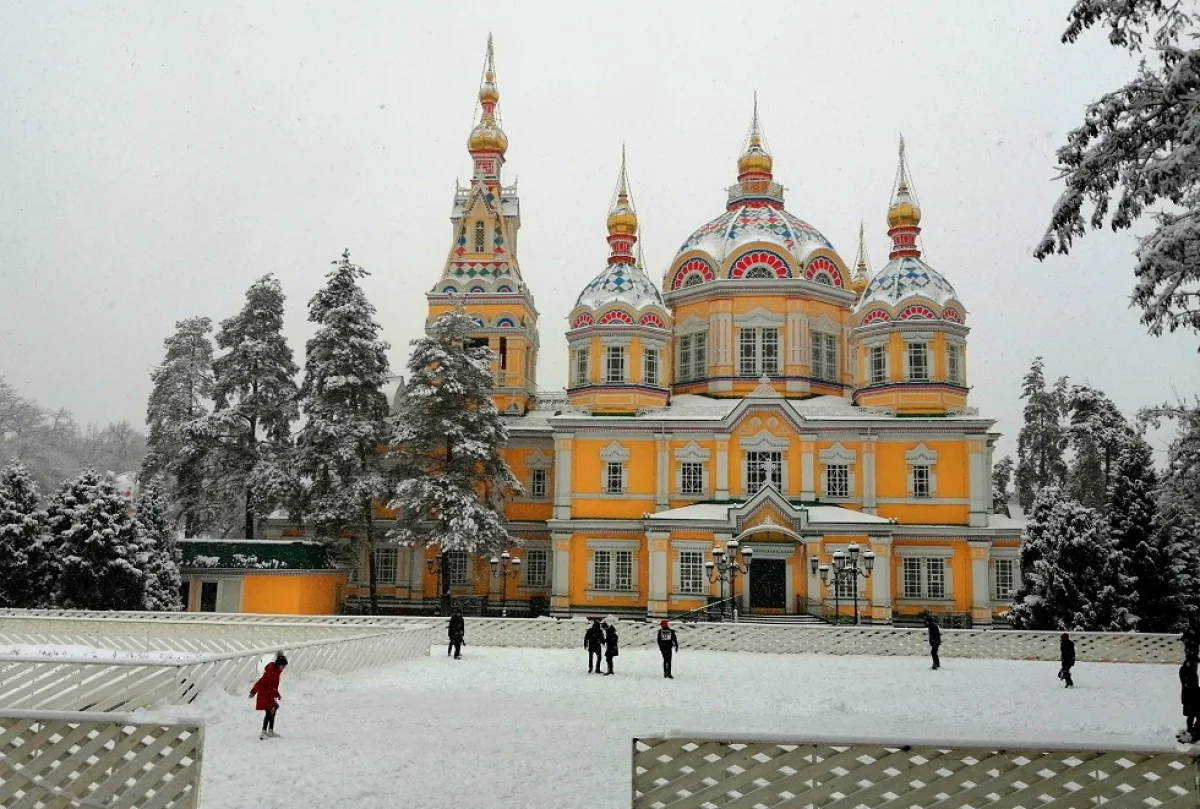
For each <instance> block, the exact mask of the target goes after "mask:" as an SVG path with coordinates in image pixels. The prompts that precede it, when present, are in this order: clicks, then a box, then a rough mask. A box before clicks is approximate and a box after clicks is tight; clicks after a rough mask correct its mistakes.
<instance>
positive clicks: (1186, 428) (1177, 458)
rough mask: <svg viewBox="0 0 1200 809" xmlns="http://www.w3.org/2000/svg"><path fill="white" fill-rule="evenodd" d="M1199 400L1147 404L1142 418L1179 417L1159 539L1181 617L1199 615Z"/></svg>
mask: <svg viewBox="0 0 1200 809" xmlns="http://www.w3.org/2000/svg"><path fill="white" fill-rule="evenodd" d="M1197 405H1200V401H1198V402H1193V403H1188V402H1179V403H1177V404H1174V405H1167V404H1164V405H1161V406H1159V407H1156V408H1151V409H1147V410H1143V411H1142V413H1141V414H1140V418H1141V419H1143V420H1144V421H1145V422H1146V423H1148V424H1150V425H1152V426H1155V427H1159V426H1162V425H1163V424H1164V423H1165V422H1167V421H1174V422H1175V424H1176V426H1177V428H1178V433H1177V434H1176V436H1175V438H1174V439H1173V440H1172V441H1171V445H1170V448H1169V449H1168V450H1167V466H1166V470H1165V471H1164V473H1163V474H1162V476H1161V478H1160V484H1159V487H1158V492H1157V494H1158V511H1159V521H1158V533H1159V536H1158V537H1157V538H1156V540H1155V542H1156V544H1157V545H1158V546H1159V547H1160V548H1161V553H1162V554H1163V555H1165V556H1167V557H1168V558H1170V559H1171V560H1172V565H1171V566H1172V569H1173V571H1174V573H1175V575H1176V576H1177V590H1178V591H1179V593H1180V594H1181V598H1180V609H1181V611H1182V616H1181V620H1183V621H1200V406H1197Z"/></svg>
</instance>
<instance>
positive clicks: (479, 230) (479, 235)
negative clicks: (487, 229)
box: [475, 222, 484, 253]
mask: <svg viewBox="0 0 1200 809" xmlns="http://www.w3.org/2000/svg"><path fill="white" fill-rule="evenodd" d="M483 237H484V233H483V223H482V222H476V223H475V252H476V253H482V252H483Z"/></svg>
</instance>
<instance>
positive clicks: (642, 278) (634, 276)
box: [575, 263, 666, 310]
mask: <svg viewBox="0 0 1200 809" xmlns="http://www.w3.org/2000/svg"><path fill="white" fill-rule="evenodd" d="M610 303H626V304H629V305H630V306H631V307H633V309H635V310H636V309H641V308H643V307H646V306H659V307H662V308H664V309H665V308H666V306H665V304H664V303H663V298H662V293H661V292H659V291H658V287H656V286H655V285H654V284H653V283H651V282H650V279H649V278H647V277H646V274H645V273H644V272H642V271H641V270H639V269H638V268H637V267H636V266H635V265H634V264H632V263H624V264H610V265H608V266H607V267H605V269H604V272H602V273H600V274H599V275H597V276H596V277H595V278H593V279H592V281H591V283H590V284H588V285H587V286H586V287H584V290H583V292H581V293H580V294H579V300H577V301H575V305H576V306H587V307H590V308H591V309H593V310H596V309H600V308H601V307H604V306H607V305H608V304H610Z"/></svg>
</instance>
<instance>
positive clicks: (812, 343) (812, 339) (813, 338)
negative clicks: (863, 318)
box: [808, 325, 842, 382]
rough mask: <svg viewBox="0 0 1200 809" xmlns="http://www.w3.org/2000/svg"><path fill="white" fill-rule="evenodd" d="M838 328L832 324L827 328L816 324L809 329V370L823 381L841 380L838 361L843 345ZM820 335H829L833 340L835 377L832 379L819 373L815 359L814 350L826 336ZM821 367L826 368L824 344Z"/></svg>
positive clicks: (815, 377) (814, 376)
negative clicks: (840, 343)
mask: <svg viewBox="0 0 1200 809" xmlns="http://www.w3.org/2000/svg"><path fill="white" fill-rule="evenodd" d="M836 328H837V327H836V326H832V325H831V326H830V327H829V328H827V329H826V328H819V327H815V326H814V327H813V328H812V329H810V330H809V351H808V361H809V370H810V371H811V372H812V376H813V378H814V379H818V380H821V381H822V382H839V381H841V368H840V367H839V365H840V364H839V362H838V357H839V355H840V354H841V353H842V347H841V346H840V345H839V342H840V341H839V340H838V332H837V330H836ZM819 335H825V337H828V338H829V339H832V340H833V345H834V349H833V354H834V357H833V378H832V379H831V378H829V377H828V376H821V375H820V374H818V373H817V367H818V366H817V363H816V362H815V361H814V360H815V359H816V357H815V356H814V352H815V350H816V345H817V343H818V342H822V343H823V340H824V338H820V337H819ZM820 367H821V368H825V348H824V346H823V345H822V348H821V363H820Z"/></svg>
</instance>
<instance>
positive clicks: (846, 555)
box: [809, 542, 875, 626]
mask: <svg viewBox="0 0 1200 809" xmlns="http://www.w3.org/2000/svg"><path fill="white" fill-rule="evenodd" d="M860 561H861V562H862V566H861V567H860V566H859V562H860ZM809 564H811V565H812V571H813V573H820V574H821V583H822V584H824V585H825V587H826V588H829V587H832V588H833V616H834V622H835V623H838V624H840V623H841V622H842V604H841V590H840V587H839V585H840V584H841V583H842V582H847V581H848V582H851V583H852V585H853V586H852V587H851V593H852V595H853V596H854V625H855V626H857V625H858V577H859V576H862V577H863V579H869V578H871V571H872V570H874V569H875V554H874V552H872V551H867V552H866V553H862V552H861V549H860V548H859V547H858V543H857V542H852V543H850V547H848V548H847V549H846V550H845V551H834V553H833V567H832V568H831V567H830V566H829V565H822V564H820V561H819V560H818V559H817V557H815V556H812V557H809Z"/></svg>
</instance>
